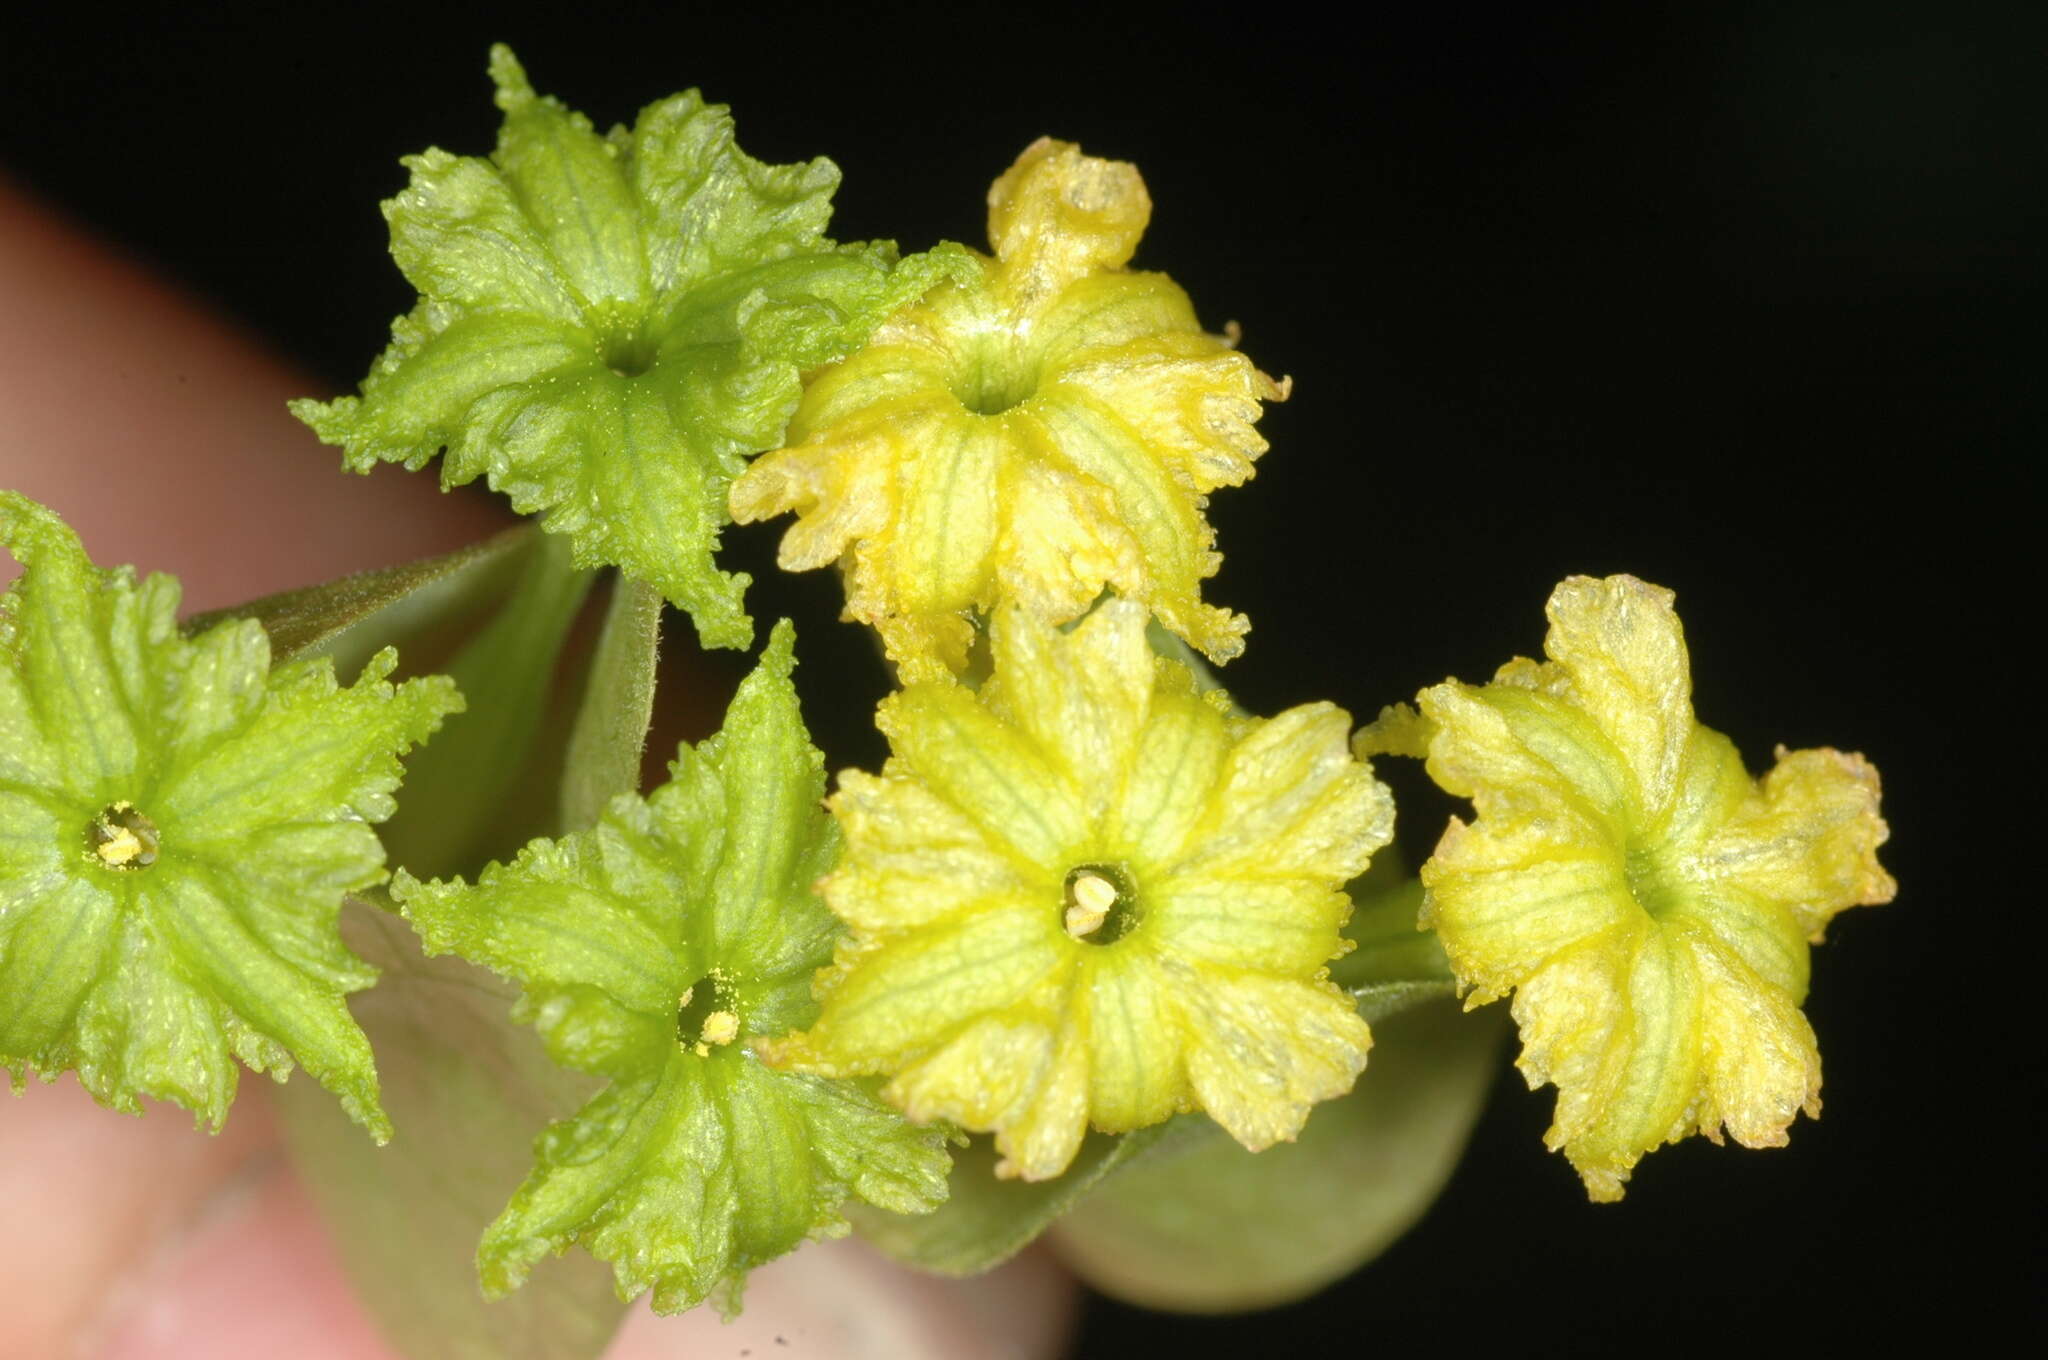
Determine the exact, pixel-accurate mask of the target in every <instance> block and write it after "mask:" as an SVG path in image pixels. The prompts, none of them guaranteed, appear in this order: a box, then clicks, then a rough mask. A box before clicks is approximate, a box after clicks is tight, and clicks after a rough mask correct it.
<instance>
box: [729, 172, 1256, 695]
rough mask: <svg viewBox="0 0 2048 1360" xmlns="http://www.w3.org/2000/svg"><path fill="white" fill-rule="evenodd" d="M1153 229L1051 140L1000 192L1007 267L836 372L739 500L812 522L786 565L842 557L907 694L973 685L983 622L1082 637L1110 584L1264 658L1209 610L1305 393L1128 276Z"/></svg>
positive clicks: (1215, 650)
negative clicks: (916, 688) (1214, 511)
mask: <svg viewBox="0 0 2048 1360" xmlns="http://www.w3.org/2000/svg"><path fill="white" fill-rule="evenodd" d="M1151 212H1152V203H1151V200H1150V198H1148V197H1147V196H1146V193H1145V185H1144V182H1143V181H1142V180H1141V179H1139V177H1138V171H1137V168H1136V167H1135V166H1131V165H1127V164H1124V163H1122V162H1119V161H1107V160H1099V159H1097V158H1095V157H1092V156H1084V155H1082V154H1081V151H1080V148H1078V147H1075V146H1072V145H1070V144H1068V143H1065V142H1055V141H1052V140H1050V139H1047V138H1041V139H1040V140H1039V141H1037V142H1035V143H1033V144H1032V146H1031V147H1030V148H1028V149H1027V150H1026V151H1025V152H1024V154H1023V156H1022V157H1020V158H1019V159H1018V161H1017V163H1016V164H1015V165H1014V166H1012V167H1011V168H1010V170H1009V172H1008V173H1007V174H1005V175H1004V176H1003V177H1002V178H1001V179H999V180H997V181H996V183H995V187H994V188H993V189H991V190H990V191H989V239H990V242H991V244H992V245H993V246H994V249H995V257H994V258H993V259H990V258H988V257H985V256H981V255H978V254H977V255H974V256H973V257H972V259H973V263H974V266H975V268H974V270H973V274H972V276H971V277H969V278H966V279H963V280H960V281H957V282H954V283H951V284H949V285H947V286H944V287H941V288H939V289H937V290H935V291H934V292H933V293H931V294H930V296H928V297H927V298H926V299H925V300H924V301H923V302H921V303H918V304H915V305H912V306H910V307H908V308H906V309H905V310H903V311H902V312H899V313H898V314H897V315H896V316H894V317H892V318H891V319H890V320H889V321H888V322H887V323H885V324H884V325H883V326H882V327H881V328H880V329H879V330H877V331H876V332H875V334H874V337H873V338H872V339H871V340H870V341H869V343H868V345H867V346H866V347H865V348H864V349H862V350H860V351H859V352H858V353H856V354H854V355H852V356H851V357H850V358H847V359H845V360H843V361H841V362H840V363H837V364H834V365H832V366H831V367H829V368H827V369H825V370H824V371H823V372H821V373H819V374H817V375H816V376H815V377H814V378H813V379H812V380H811V382H810V384H809V385H808V386H807V387H806V389H805V392H804V397H803V403H802V405H801V406H800V407H799V408H798V409H797V414H796V416H795V418H794V419H793V420H792V421H791V423H790V428H789V434H788V447H786V448H783V449H781V450H779V451H777V452H774V453H771V454H768V455H766V456H764V457H762V458H760V459H758V460H756V461H755V463H754V464H753V466H752V467H750V468H749V469H748V470H747V472H746V473H745V474H744V475H743V476H741V477H740V479H739V480H738V481H736V482H734V483H733V488H732V509H733V517H734V518H735V519H738V520H740V521H742V522H746V521H750V520H759V519H767V518H768V517H770V516H772V515H777V514H780V513H782V512H784V511H787V510H794V511H796V512H797V516H798V519H797V523H796V524H795V525H794V526H792V527H791V528H790V530H789V532H788V533H787V534H785V535H784V536H783V540H782V549H781V555H780V558H779V561H780V562H781V564H782V566H783V567H785V568H787V569H789V570H792V571H802V570H807V569H809V568H812V567H821V566H824V565H825V564H826V563H828V562H831V561H832V560H834V559H835V558H838V559H841V561H842V563H843V565H844V567H845V570H846V577H847V606H846V610H847V615H848V617H850V618H855V619H858V620H860V621H862V622H864V623H868V624H871V625H873V626H874V627H875V628H877V629H879V630H880V631H881V634H882V638H883V642H884V643H885V645H886V646H887V648H888V652H889V655H890V657H891V658H893V659H894V660H895V661H896V662H897V663H898V666H899V668H900V671H901V673H902V674H903V676H904V677H905V679H906V680H916V679H939V678H943V677H944V676H946V675H948V674H950V673H952V672H955V671H958V670H959V669H961V667H962V665H963V664H964V662H965V658H966V652H967V645H968V641H969V639H970V637H971V635H972V632H973V626H972V623H971V622H970V619H969V613H970V611H972V610H977V609H978V610H982V611H988V610H992V609H994V608H996V607H997V606H998V605H999V604H1004V603H1011V602H1014V603H1017V604H1021V605H1022V606H1023V607H1024V608H1025V609H1027V610H1029V611H1030V612H1031V613H1032V614H1033V615H1035V616H1036V617H1038V618H1041V619H1044V620H1046V621H1048V622H1053V623H1062V622H1065V621H1067V620H1070V619H1073V618H1077V617H1079V616H1080V615H1081V614H1082V613H1083V612H1085V611H1086V610H1087V609H1088V607H1089V606H1090V605H1091V604H1092V603H1094V601H1095V599H1096V598H1097V597H1098V596H1099V595H1100V594H1101V593H1102V590H1103V587H1104V586H1113V587H1115V589H1116V592H1117V593H1118V594H1119V595H1121V596H1123V597H1125V598H1127V599H1133V600H1138V601H1141V602H1143V603H1145V604H1147V605H1149V606H1150V607H1151V609H1152V610H1153V612H1154V613H1156V614H1157V615H1158V616H1159V618H1160V620H1161V621H1162V622H1163V623H1165V624H1166V626H1167V627H1169V628H1171V629H1172V630H1173V631H1174V632H1176V633H1178V634H1179V635H1180V636H1181V637H1183V638H1185V639H1187V640H1188V641H1189V642H1191V643H1193V644H1194V645H1195V646H1197V647H1199V648H1200V649H1201V650H1203V651H1204V652H1206V653H1208V654H1209V656H1211V657H1213V658H1215V659H1216V660H1218V661H1224V660H1228V659H1229V658H1231V657H1233V656H1236V655H1237V654H1238V653H1239V652H1240V651H1242V650H1243V647H1244V642H1243V635H1244V632H1245V630H1246V628H1247V627H1248V625H1247V623H1246V622H1245V620H1244V618H1243V616H1241V615H1234V614H1231V613H1230V612H1229V611H1227V610H1223V609H1218V608H1216V607H1214V606H1211V605H1206V604H1204V603H1203V602H1202V598H1201V590H1202V581H1203V579H1204V578H1205V577H1208V576H1211V575H1213V574H1214V573H1215V571H1216V568H1217V565H1218V563H1219V562H1220V561H1221V559H1220V558H1219V557H1218V556H1217V554H1216V553H1215V552H1214V551H1212V548H1211V545H1212V543H1213V542H1214V538H1215V535H1214V532H1213V531H1212V530H1211V529H1210V527H1209V523H1208V520H1207V519H1206V518H1205V517H1204V515H1203V510H1204V507H1205V506H1206V505H1207V504H1208V499H1207V498H1208V493H1209V492H1211V491H1214V490H1216V489H1217V488H1218V487H1223V486H1236V485H1238V484H1239V483H1241V482H1243V481H1244V480H1245V479H1246V478H1248V477H1250V476H1251V475H1252V461H1253V460H1254V459H1255V458H1257V457H1258V456H1259V455H1260V454H1261V453H1263V452H1264V451H1265V449H1266V442H1265V440H1263V439H1261V438H1260V437H1259V435H1258V434H1257V432H1256V431H1254V430H1253V428H1252V422H1253V421H1255V420H1257V419H1258V417H1259V403H1260V402H1261V401H1262V400H1266V401H1272V400H1278V399H1280V398H1281V397H1283V396H1284V395H1285V390H1284V387H1282V386H1280V385H1276V384H1275V383H1274V382H1273V381H1272V380H1271V379H1269V378H1267V377H1266V376H1265V375H1264V374H1263V373H1260V372H1259V370H1258V369H1257V368H1255V367H1253V366H1252V363H1251V361H1250V360H1249V359H1247V358H1245V357H1244V356H1243V355H1242V354H1239V353H1237V352H1236V351H1235V350H1233V349H1232V348H1231V346H1230V344H1229V342H1227V341H1225V340H1223V339H1220V338H1218V337H1216V336H1213V335H1208V334H1206V333H1204V332H1203V330H1202V328H1201V327H1200V325H1198V324H1197V323H1196V321H1195V314H1194V309H1193V308H1192V307H1191V306H1190V305H1189V303H1188V298H1187V294H1185V293H1184V292H1182V291H1181V290H1180V288H1179V287H1178V286H1177V285H1175V284H1174V282H1173V281H1172V280H1171V279H1169V278H1167V277H1166V276H1165V275H1163V274H1146V273H1134V272H1131V271H1129V270H1127V269H1125V268H1124V267H1123V266H1124V264H1125V262H1126V261H1128V260H1129V259H1130V258H1131V254H1132V252H1133V251H1134V250H1135V249H1136V248H1137V244H1138V238H1139V236H1140V235H1142V234H1143V232H1144V230H1145V224H1146V222H1147V220H1148V219H1149V218H1150V216H1151Z"/></svg>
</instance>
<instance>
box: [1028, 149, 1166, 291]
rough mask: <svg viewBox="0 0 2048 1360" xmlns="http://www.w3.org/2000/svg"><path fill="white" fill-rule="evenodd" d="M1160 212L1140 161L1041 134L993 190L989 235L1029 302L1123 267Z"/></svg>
mask: <svg viewBox="0 0 2048 1360" xmlns="http://www.w3.org/2000/svg"><path fill="white" fill-rule="evenodd" d="M1151 220H1152V198H1151V195H1149V194H1147V193H1146V192H1145V181H1144V180H1143V179H1141V178H1139V176H1138V168H1137V167H1136V166H1135V165H1129V164H1126V163H1125V162H1123V161H1106V160H1101V159H1099V158H1097V157H1094V156H1084V155H1082V154H1081V148H1080V147H1078V146H1075V145H1073V144H1072V143H1070V142H1056V141H1054V140H1053V139H1052V138H1050V137H1040V138H1039V139H1038V140H1037V141H1035V142H1033V143H1032V144H1031V145H1030V146H1028V147H1026V148H1024V154H1023V155H1021V156H1019V157H1018V158H1017V163H1016V164H1015V165H1012V166H1011V167H1010V168H1009V169H1008V170H1006V171H1004V172H1003V176H1002V178H1001V179H998V180H997V181H996V182H995V184H994V185H993V186H992V187H991V188H990V189H989V191H988V239H989V244H990V245H991V246H993V247H994V248H995V252H996V258H997V259H999V260H1001V261H1002V262H1003V264H1004V265H1005V266H1006V276H1005V277H1006V280H1007V283H1008V288H1009V291H1010V292H1012V293H1013V294H1014V295H1015V296H1016V297H1017V298H1018V299H1019V301H1020V302H1021V303H1022V304H1023V305H1025V306H1027V307H1029V306H1032V305H1033V304H1036V303H1037V302H1039V301H1040V300H1041V299H1048V298H1050V297H1052V296H1054V295H1056V294H1057V293H1058V291H1059V289H1060V288H1061V287H1063V286H1064V285H1066V284H1068V283H1070V282H1072V281H1073V280H1075V279H1079V278H1083V277H1085V276H1087V275H1089V274H1092V273H1094V272H1095V271H1097V270H1102V269H1117V268H1121V267H1122V266H1123V265H1124V264H1125V263H1126V262H1128V261H1129V260H1130V258H1131V255H1132V254H1133V253H1134V252H1135V251H1136V250H1137V248H1138V238H1139V237H1141V236H1143V235H1144V234H1145V226H1146V224H1147V223H1148V222H1150V221H1151Z"/></svg>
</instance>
